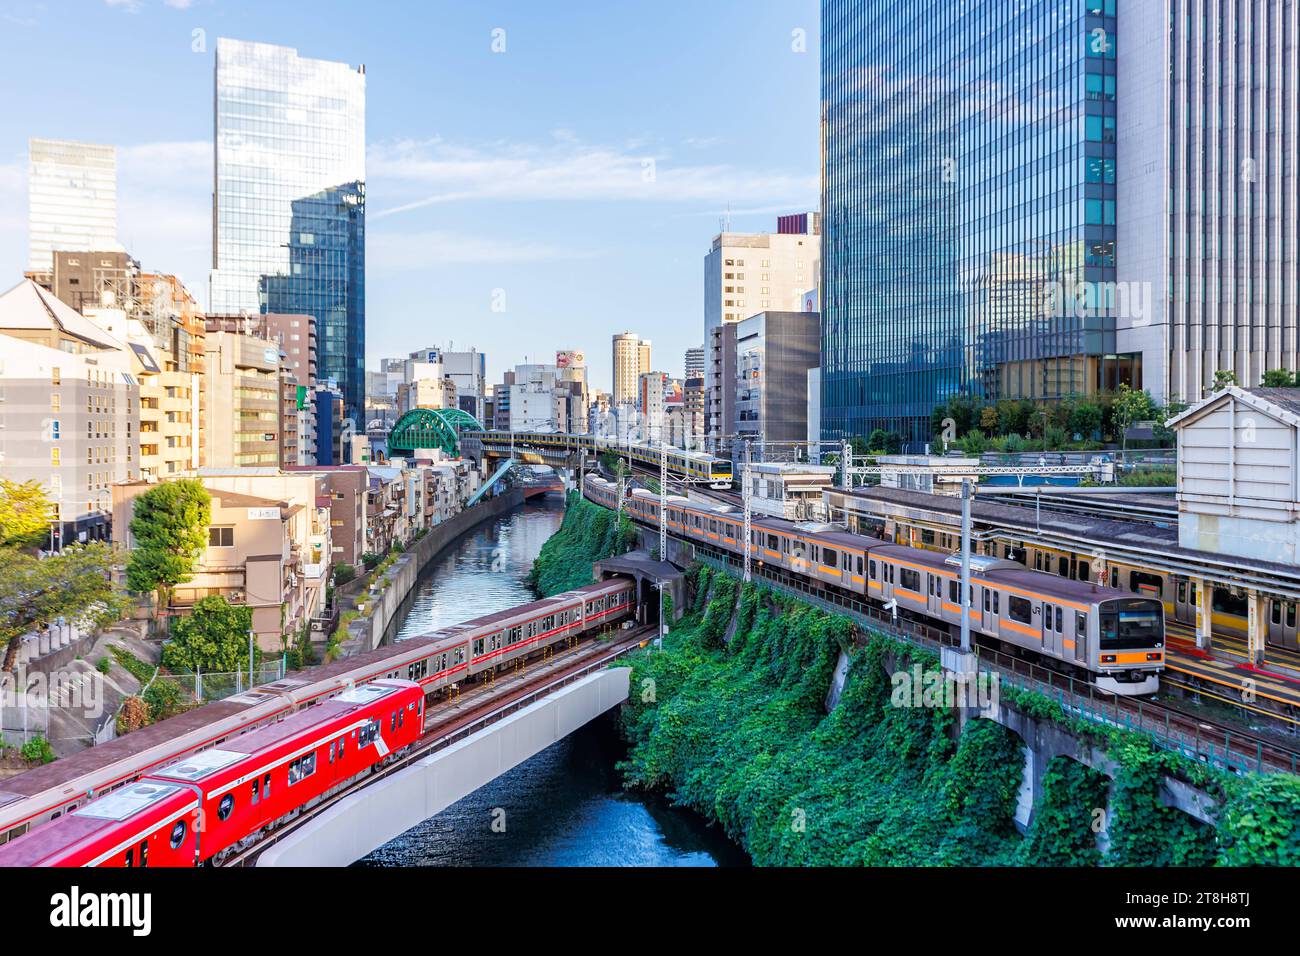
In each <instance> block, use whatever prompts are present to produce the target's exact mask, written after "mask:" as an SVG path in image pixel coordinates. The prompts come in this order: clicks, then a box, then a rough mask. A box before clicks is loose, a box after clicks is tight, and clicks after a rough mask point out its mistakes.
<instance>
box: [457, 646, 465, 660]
mask: <svg viewBox="0 0 1300 956" xmlns="http://www.w3.org/2000/svg"><path fill="white" fill-rule="evenodd" d="M456 663H457V664H464V663H465V648H464V647H458V648H456Z"/></svg>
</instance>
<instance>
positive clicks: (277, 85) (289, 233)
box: [211, 38, 366, 422]
mask: <svg viewBox="0 0 1300 956" xmlns="http://www.w3.org/2000/svg"><path fill="white" fill-rule="evenodd" d="M365 96H366V77H365V67H361V68H359V69H355V70H354V69H353V68H352V67H350V66H348V65H347V64H346V63H334V62H330V61H327V60H311V59H307V58H305V57H300V56H299V55H298V52H297V51H296V50H293V49H290V48H288V47H280V46H272V45H270V44H266V43H247V42H243V41H240V40H229V39H225V38H222V39H220V40H218V42H217V56H216V126H215V136H214V150H215V154H214V159H215V183H214V185H215V192H214V195H213V225H212V228H213V236H212V250H213V262H212V265H213V269H212V277H211V283H212V306H211V308H212V311H213V312H218V313H223V312H224V313H239V312H262V313H265V312H278V313H298V314H306V315H312V316H315V318H316V329H317V343H318V345H317V348H318V356H317V358H318V362H317V367H318V370H319V372H318V377H319V378H320V379H321V380H322V381H328V380H331V379H333V380H335V381H336V382H337V384H338V387H339V389H340V390H341V391H342V393H343V396H344V404H345V409H346V411H345V414H346V415H347V416H348V417H351V418H352V419H353V420H354V421H356V422H361V421H362V420H363V410H364V401H365V344H366V337H365V314H366V313H365V178H366V175H365Z"/></svg>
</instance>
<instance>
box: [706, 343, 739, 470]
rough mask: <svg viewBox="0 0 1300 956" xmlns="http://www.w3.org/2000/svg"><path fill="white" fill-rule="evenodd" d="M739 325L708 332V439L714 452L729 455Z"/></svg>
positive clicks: (733, 417)
mask: <svg viewBox="0 0 1300 956" xmlns="http://www.w3.org/2000/svg"><path fill="white" fill-rule="evenodd" d="M736 325H737V323H735V322H723V323H722V324H721V325H715V326H714V327H713V328H711V329H709V332H708V339H707V343H708V350H709V355H708V362H707V364H706V367H705V379H704V436H705V444H706V447H707V448H708V450H709V451H710V452H713V453H714V454H719V455H727V454H730V452H731V438H732V435H733V434H734V433H735V429H736V389H735V381H736Z"/></svg>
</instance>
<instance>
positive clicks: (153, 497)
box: [126, 478, 212, 613]
mask: <svg viewBox="0 0 1300 956" xmlns="http://www.w3.org/2000/svg"><path fill="white" fill-rule="evenodd" d="M211 520H212V497H211V495H209V494H208V491H207V489H206V488H204V487H203V485H202V484H201V483H199V482H198V481H196V480H194V479H193V478H182V479H180V480H178V481H168V482H164V483H163V484H160V485H157V486H155V487H153V488H150V489H149V490H148V491H146V492H145V493H144V494H142V495H140V497H138V498H136V499H135V516H134V517H133V518H132V519H131V534H132V536H133V537H134V538H135V547H134V548H133V549H132V551H131V557H130V558H129V560H128V561H127V565H126V585H127V587H129V588H130V589H131V590H132V591H135V592H137V593H140V594H147V593H148V592H150V591H156V592H157V594H158V610H159V612H160V613H161V611H162V609H163V608H165V607H167V606H168V605H169V604H171V594H172V590H173V589H174V588H175V587H176V585H178V584H183V583H184V582H186V581H188V580H190V576H191V575H192V574H193V573H194V569H195V567H197V565H198V562H199V558H200V556H201V555H202V554H203V550H204V549H205V548H206V547H207V545H208V522H210V521H211Z"/></svg>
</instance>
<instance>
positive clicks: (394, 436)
mask: <svg viewBox="0 0 1300 956" xmlns="http://www.w3.org/2000/svg"><path fill="white" fill-rule="evenodd" d="M464 428H469V429H474V430H477V431H482V430H483V425H482V423H480V422H479V420H478V419H477V418H475V417H474V416H473V415H471V414H470V413H469V412H467V411H464V410H462V409H459V408H413V409H411V410H410V411H409V412H407V413H406V414H405V415H403V416H402V417H401V418H399V419H398V420H397V424H396V425H394V426H393V430H392V431H391V432H389V433H388V455H389V457H390V458H410V457H411V456H412V455H413V454H415V452H416V450H417V449H420V448H441V449H442V450H443V451H444V452H446V453H447V454H448V455H450V456H452V457H453V458H458V457H460V441H459V435H460V431H461V429H464Z"/></svg>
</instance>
